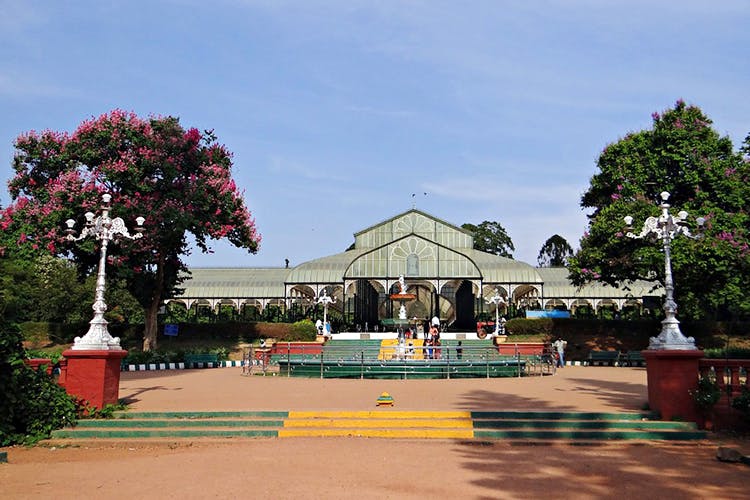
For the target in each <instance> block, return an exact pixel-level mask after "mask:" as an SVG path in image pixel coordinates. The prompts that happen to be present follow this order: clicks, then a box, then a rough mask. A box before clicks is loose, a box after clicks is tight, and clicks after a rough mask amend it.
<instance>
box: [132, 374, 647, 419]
mask: <svg viewBox="0 0 750 500" xmlns="http://www.w3.org/2000/svg"><path fill="white" fill-rule="evenodd" d="M382 392H388V393H390V394H391V395H392V396H393V398H394V400H395V402H396V405H395V408H396V409H399V410H447V409H461V410H483V409H492V410H502V409H526V410H548V409H556V410H565V411H575V410H580V411H615V412H618V411H639V410H641V408H642V407H643V404H644V403H645V402H646V401H647V400H648V393H647V390H646V370H645V368H614V367H566V368H564V369H562V370H558V372H557V375H555V376H552V377H549V376H548V377H525V378H521V379H517V378H494V379H458V380H346V379H325V380H321V379H301V378H286V377H269V376H267V377H262V376H252V377H244V376H242V375H241V369H240V368H221V369H212V370H182V371H171V372H170V371H155V372H128V373H123V374H122V379H121V381H120V397H121V398H125V399H127V400H128V401H130V402H131V407H132V408H133V409H134V410H144V411H145V410H178V409H182V410H215V409H219V410H246V409H254V410H316V409H328V410H342V409H349V410H370V409H373V408H374V407H375V400H376V399H377V397H378V396H379V395H380V394H381V393H382Z"/></svg>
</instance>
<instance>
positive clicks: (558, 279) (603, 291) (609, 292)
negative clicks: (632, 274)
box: [536, 267, 664, 299]
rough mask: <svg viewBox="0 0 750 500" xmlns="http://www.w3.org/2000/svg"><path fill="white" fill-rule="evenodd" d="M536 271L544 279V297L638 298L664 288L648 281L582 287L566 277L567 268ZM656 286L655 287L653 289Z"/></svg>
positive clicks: (653, 293)
mask: <svg viewBox="0 0 750 500" xmlns="http://www.w3.org/2000/svg"><path fill="white" fill-rule="evenodd" d="M536 271H537V272H538V273H539V275H540V276H541V278H542V281H544V297H550V298H552V297H556V298H561V299H569V298H582V299H583V298H591V299H628V298H632V299H640V298H642V297H643V296H644V295H661V294H662V293H664V289H663V288H662V287H661V286H660V285H659V284H658V283H653V282H649V281H640V280H639V281H635V282H630V283H625V284H623V286H621V287H619V288H615V287H612V286H609V285H605V284H602V283H597V282H595V281H594V282H590V283H588V284H586V285H583V286H582V287H580V288H579V287H577V286H575V285H573V284H572V283H571V282H570V280H569V279H568V270H567V269H566V268H564V267H539V268H536ZM654 286H656V289H654Z"/></svg>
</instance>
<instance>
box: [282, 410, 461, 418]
mask: <svg viewBox="0 0 750 500" xmlns="http://www.w3.org/2000/svg"><path fill="white" fill-rule="evenodd" d="M296 418H387V419H396V418H406V419H408V418H416V419H428V418H429V419H439V418H453V419H469V420H470V419H471V412H470V411H429V410H427V411H419V410H414V411H408V410H364V411H336V410H324V411H290V412H289V416H288V417H287V419H296Z"/></svg>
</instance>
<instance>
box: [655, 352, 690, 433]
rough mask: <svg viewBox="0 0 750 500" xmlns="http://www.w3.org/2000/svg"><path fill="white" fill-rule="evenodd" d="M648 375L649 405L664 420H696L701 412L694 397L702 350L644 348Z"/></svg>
mask: <svg viewBox="0 0 750 500" xmlns="http://www.w3.org/2000/svg"><path fill="white" fill-rule="evenodd" d="M642 354H643V357H644V358H645V359H646V372H647V374H648V404H649V407H650V408H651V410H653V411H658V412H660V413H661V419H662V420H672V419H674V418H680V419H682V420H685V421H693V422H695V421H696V419H697V418H698V413H697V411H696V409H695V404H694V402H693V396H692V395H691V394H690V392H691V391H694V390H695V389H697V388H698V360H700V359H701V358H702V357H703V351H699V350H647V351H642Z"/></svg>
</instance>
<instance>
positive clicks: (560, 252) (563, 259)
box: [537, 234, 573, 267]
mask: <svg viewBox="0 0 750 500" xmlns="http://www.w3.org/2000/svg"><path fill="white" fill-rule="evenodd" d="M572 255H573V247H571V246H570V243H568V240H566V239H565V238H563V237H562V236H560V235H559V234H555V235H553V236H550V238H549V239H548V240H547V241H545V242H544V245H542V249H541V250H539V256H538V257H537V262H538V263H539V265H540V266H541V267H564V266H566V265H567V264H568V259H569V258H570V257H571V256H572Z"/></svg>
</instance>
